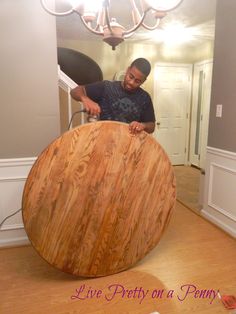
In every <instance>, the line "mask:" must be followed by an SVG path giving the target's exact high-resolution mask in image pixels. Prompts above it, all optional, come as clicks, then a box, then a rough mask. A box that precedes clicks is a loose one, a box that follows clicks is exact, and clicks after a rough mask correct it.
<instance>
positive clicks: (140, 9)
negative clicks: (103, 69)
mask: <svg viewBox="0 0 236 314" xmlns="http://www.w3.org/2000/svg"><path fill="white" fill-rule="evenodd" d="M40 1H41V4H42V6H43V8H44V9H45V10H46V11H47V12H48V13H50V14H52V15H55V16H65V15H69V14H72V13H74V12H75V13H77V14H78V15H79V16H80V19H81V21H82V23H83V24H84V26H85V27H86V28H87V29H88V30H89V31H90V32H92V33H93V34H96V35H100V36H103V40H104V41H105V42H106V43H108V44H109V45H110V46H112V50H115V47H116V46H117V45H119V44H120V43H121V42H123V41H124V40H125V39H126V38H128V37H130V36H132V35H133V34H134V32H135V31H136V30H137V29H138V28H139V27H140V26H142V27H144V28H146V29H147V30H154V29H156V28H157V27H158V25H159V23H160V21H161V19H162V18H163V17H165V16H166V14H167V13H168V12H169V11H171V10H174V9H175V8H177V7H178V6H179V5H180V4H181V2H182V1H183V0H139V1H138V0H129V4H130V11H131V12H130V16H131V18H132V23H133V26H131V27H130V28H129V29H126V28H125V27H124V26H122V25H120V24H119V23H118V22H117V20H116V18H113V17H112V18H110V7H111V2H112V0H86V1H85V0H70V3H71V8H70V9H68V10H66V11H64V12H56V11H54V10H51V9H50V8H48V6H47V4H46V0H40ZM67 1H68V0H67ZM116 1H117V0H116ZM126 3H128V1H127V2H126ZM126 10H127V9H125V8H124V11H126ZM148 12H150V14H149V15H151V16H152V17H153V18H154V19H155V24H154V25H153V26H150V25H148V24H146V23H145V20H146V19H147V15H148Z"/></svg>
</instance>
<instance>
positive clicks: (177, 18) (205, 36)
mask: <svg viewBox="0 0 236 314" xmlns="http://www.w3.org/2000/svg"><path fill="white" fill-rule="evenodd" d="M60 1H62V0H60ZM64 1H65V0H64ZM216 1H217V0H183V2H182V3H181V5H180V6H179V7H178V8H177V9H175V10H174V11H172V12H169V13H168V15H167V16H166V17H165V18H164V19H163V20H162V22H161V24H160V26H159V30H158V31H157V32H156V31H148V30H145V29H144V28H139V30H138V31H137V32H136V33H135V34H134V35H133V36H132V37H130V39H128V40H130V41H143V42H146V43H148V42H156V43H160V42H161V41H162V39H161V38H162V36H161V32H160V30H163V29H165V28H166V27H167V25H169V24H173V23H182V24H183V25H184V26H185V28H187V30H188V31H189V32H191V34H192V40H191V41H189V43H188V44H189V45H191V46H197V45H199V44H200V43H204V42H205V41H209V40H214V29H215V9H216ZM111 3H113V4H112V5H113V7H112V12H111V17H113V16H114V15H115V16H114V17H116V18H117V21H118V22H119V23H120V24H122V25H124V26H128V27H129V26H131V25H128V24H127V23H129V22H130V17H129V9H128V8H129V7H128V1H127V0H119V1H118V0H113V1H111ZM57 36H58V38H60V39H72V40H80V39H81V40H83V39H89V40H101V37H100V36H97V35H93V34H91V33H90V32H89V31H87V30H86V29H85V27H84V26H83V25H82V23H81V21H80V18H79V16H78V15H77V14H76V13H73V14H71V15H69V16H65V17H57Z"/></svg>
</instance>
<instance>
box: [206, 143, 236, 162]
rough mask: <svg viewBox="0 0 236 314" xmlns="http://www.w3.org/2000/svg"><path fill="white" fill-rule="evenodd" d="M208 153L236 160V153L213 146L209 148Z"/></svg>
mask: <svg viewBox="0 0 236 314" xmlns="http://www.w3.org/2000/svg"><path fill="white" fill-rule="evenodd" d="M207 153H210V154H213V155H216V156H220V157H225V158H230V159H233V160H236V153H234V152H231V151H227V150H223V149H219V148H215V147H211V146H207Z"/></svg>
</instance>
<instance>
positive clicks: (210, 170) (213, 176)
mask: <svg viewBox="0 0 236 314" xmlns="http://www.w3.org/2000/svg"><path fill="white" fill-rule="evenodd" d="M201 213H202V215H203V216H204V217H205V218H207V219H208V220H210V221H211V222H213V223H214V224H216V225H217V226H219V227H220V228H222V229H223V230H225V231H226V232H228V233H229V234H230V235H232V236H233V237H235V238H236V153H232V152H228V151H224V150H220V149H216V148H212V147H207V154H206V175H205V189H204V206H203V210H202V211H201Z"/></svg>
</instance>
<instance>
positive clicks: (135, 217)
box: [22, 121, 176, 277]
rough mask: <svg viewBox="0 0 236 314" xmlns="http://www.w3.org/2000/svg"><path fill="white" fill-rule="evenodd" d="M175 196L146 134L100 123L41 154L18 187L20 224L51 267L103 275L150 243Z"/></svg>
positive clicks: (167, 169) (162, 156)
mask: <svg viewBox="0 0 236 314" xmlns="http://www.w3.org/2000/svg"><path fill="white" fill-rule="evenodd" d="M175 197H176V192H175V178H174V174H173V170H172V166H171V164H170V161H169V159H168V157H167V155H166V153H165V152H164V151H163V149H162V147H161V146H160V145H159V144H158V143H157V142H156V141H155V140H154V139H153V138H152V136H151V135H148V134H147V133H145V132H142V133H141V134H139V135H137V136H132V135H131V134H130V133H129V131H128V125H126V124H123V123H119V122H108V121H100V122H96V123H90V124H86V125H83V126H80V127H78V128H76V129H73V130H71V131H69V132H66V133H65V134H63V135H62V136H61V137H59V138H58V139H56V140H55V141H54V142H53V143H52V144H50V145H49V146H48V147H47V148H46V149H45V150H44V151H43V152H42V154H41V155H40V156H39V158H38V159H37V161H36V163H35V164H34V166H33V167H32V170H31V172H30V174H29V177H28V179H27V182H26V185H25V189H24V194H23V200H22V209H23V210H22V211H23V221H24V225H25V229H26V232H27V234H28V236H29V239H30V241H31V242H32V245H33V246H34V248H35V249H36V250H37V252H38V253H39V254H40V255H41V256H42V257H43V258H44V259H45V260H46V261H48V262H49V263H50V264H51V265H53V266H55V267H56V268H58V269H60V270H62V271H65V272H68V273H72V274H75V275H78V276H89V277H97V276H105V275H109V274H113V273H116V272H119V271H121V270H124V269H127V268H129V267H131V266H132V265H134V264H135V263H136V262H137V261H139V260H140V259H142V258H143V257H144V256H145V255H146V254H147V253H148V252H149V251H150V250H151V249H152V248H154V247H155V246H156V244H157V243H158V241H159V240H160V237H161V235H162V233H163V231H164V229H165V227H166V226H167V224H168V221H169V218H170V214H171V211H172V209H173V207H174V204H175Z"/></svg>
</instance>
